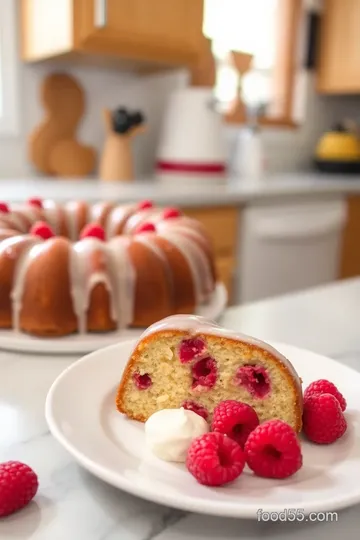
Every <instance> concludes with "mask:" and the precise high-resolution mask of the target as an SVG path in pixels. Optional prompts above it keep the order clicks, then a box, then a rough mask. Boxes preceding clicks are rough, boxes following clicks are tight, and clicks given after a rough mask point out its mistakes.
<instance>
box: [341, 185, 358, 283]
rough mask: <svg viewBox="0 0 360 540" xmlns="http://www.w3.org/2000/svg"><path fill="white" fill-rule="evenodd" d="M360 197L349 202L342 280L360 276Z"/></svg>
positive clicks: (343, 245)
mask: <svg viewBox="0 0 360 540" xmlns="http://www.w3.org/2000/svg"><path fill="white" fill-rule="evenodd" d="M359 238H360V197H359V196H357V195H353V196H351V197H349V199H348V201H347V220H346V226H345V229H344V234H343V243H342V254H341V269H340V278H351V277H354V276H359V275H360V249H359Z"/></svg>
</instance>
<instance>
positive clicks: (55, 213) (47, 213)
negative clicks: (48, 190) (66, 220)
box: [43, 200, 62, 234]
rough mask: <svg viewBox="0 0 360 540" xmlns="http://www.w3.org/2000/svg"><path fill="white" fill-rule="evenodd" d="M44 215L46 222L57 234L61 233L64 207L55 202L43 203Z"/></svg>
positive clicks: (46, 201)
mask: <svg viewBox="0 0 360 540" xmlns="http://www.w3.org/2000/svg"><path fill="white" fill-rule="evenodd" d="M43 214H44V218H45V221H46V222H47V223H48V224H49V225H50V227H51V228H52V230H53V231H54V233H55V234H59V232H60V224H61V216H62V207H61V206H60V205H59V204H57V203H56V202H54V201H50V200H45V201H43Z"/></svg>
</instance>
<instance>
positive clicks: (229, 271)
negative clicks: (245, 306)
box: [216, 257, 235, 305]
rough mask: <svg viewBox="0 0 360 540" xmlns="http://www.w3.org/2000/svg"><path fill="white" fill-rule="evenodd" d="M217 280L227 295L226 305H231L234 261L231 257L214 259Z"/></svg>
mask: <svg viewBox="0 0 360 540" xmlns="http://www.w3.org/2000/svg"><path fill="white" fill-rule="evenodd" d="M216 270H217V275H218V279H219V281H220V282H222V283H223V284H224V285H225V287H226V290H227V293H228V305H231V304H232V303H233V286H234V282H233V281H234V270H235V261H234V259H233V258H232V257H220V258H218V259H216Z"/></svg>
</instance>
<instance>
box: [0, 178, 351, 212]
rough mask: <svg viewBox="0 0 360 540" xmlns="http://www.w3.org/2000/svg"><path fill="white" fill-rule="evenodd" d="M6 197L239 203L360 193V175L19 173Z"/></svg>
mask: <svg viewBox="0 0 360 540" xmlns="http://www.w3.org/2000/svg"><path fill="white" fill-rule="evenodd" d="M0 186H1V193H2V195H1V198H2V199H4V200H6V201H11V202H22V201H25V200H26V199H28V198H29V197H35V196H39V197H42V198H51V199H56V200H58V201H66V200H68V199H69V198H74V199H82V200H87V201H89V202H95V201H99V200H113V201H117V202H119V203H120V202H127V201H138V200H142V199H152V200H153V201H154V202H155V203H157V204H161V205H164V204H165V205H179V206H187V207H191V206H197V207H199V206H212V205H217V206H218V205H223V206H226V205H232V206H233V205H236V204H240V203H245V202H250V201H257V202H259V201H260V202H261V201H268V200H273V199H286V198H289V197H291V198H293V197H304V196H305V197H306V196H309V195H311V196H312V197H316V196H321V197H322V198H323V197H324V196H330V197H331V196H334V195H338V194H344V195H346V194H350V193H360V177H349V176H341V175H340V176H333V175H320V174H316V173H307V172H304V173H296V174H288V175H276V176H270V177H268V178H265V179H264V180H263V181H259V182H250V181H248V180H246V179H244V180H240V179H235V178H229V179H227V180H224V181H223V182H220V181H213V180H206V179H204V180H201V181H199V180H198V181H190V180H189V179H188V178H187V177H186V176H184V177H182V176H179V177H178V178H177V179H174V180H173V181H166V182H165V181H160V180H155V179H154V180H138V181H136V182H132V183H123V182H116V183H110V182H100V181H98V180H95V179H83V180H60V179H59V180H54V179H30V178H29V179H19V180H11V181H5V180H2V181H0Z"/></svg>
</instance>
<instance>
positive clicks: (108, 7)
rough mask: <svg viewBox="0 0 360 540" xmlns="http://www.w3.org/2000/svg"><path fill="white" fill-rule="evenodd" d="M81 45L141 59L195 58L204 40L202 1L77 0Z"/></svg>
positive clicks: (172, 60)
mask: <svg viewBox="0 0 360 540" xmlns="http://www.w3.org/2000/svg"><path fill="white" fill-rule="evenodd" d="M75 6H76V13H75V18H74V26H75V33H76V36H77V43H78V47H79V48H84V49H89V50H91V49H92V50H94V52H98V53H107V54H114V55H120V56H126V57H128V58H134V59H139V60H142V59H143V60H149V59H150V60H154V61H155V62H156V61H158V62H162V63H163V62H165V63H166V62H168V63H169V64H184V63H191V62H193V61H194V60H195V59H196V56H197V55H198V53H199V51H200V48H201V43H202V41H201V40H202V23H203V0H171V1H169V0H151V1H149V0H78V2H76V4H75Z"/></svg>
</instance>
